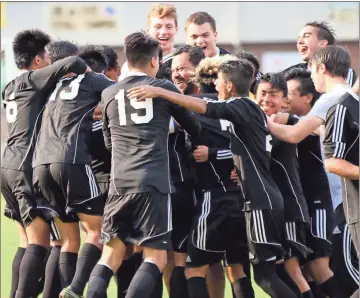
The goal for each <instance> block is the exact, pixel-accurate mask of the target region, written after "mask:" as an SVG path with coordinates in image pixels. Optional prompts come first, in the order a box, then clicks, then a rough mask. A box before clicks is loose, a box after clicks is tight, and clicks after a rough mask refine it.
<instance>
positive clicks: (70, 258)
mask: <svg viewBox="0 0 360 298" xmlns="http://www.w3.org/2000/svg"><path fill="white" fill-rule="evenodd" d="M77 257H78V254H77V253H74V252H61V253H60V257H59V271H60V279H61V287H62V288H63V289H64V288H66V287H68V286H69V285H70V284H71V282H72V280H73V278H74V275H75V270H76V261H77Z"/></svg>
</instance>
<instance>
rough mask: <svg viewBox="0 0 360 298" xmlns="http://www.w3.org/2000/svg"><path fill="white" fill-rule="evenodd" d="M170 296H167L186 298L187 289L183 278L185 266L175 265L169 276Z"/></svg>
mask: <svg viewBox="0 0 360 298" xmlns="http://www.w3.org/2000/svg"><path fill="white" fill-rule="evenodd" d="M169 296H170V297H169V298H187V297H188V290H187V283H186V278H185V268H184V267H179V266H176V267H175V268H174V270H173V271H172V273H171V277H170V295H169Z"/></svg>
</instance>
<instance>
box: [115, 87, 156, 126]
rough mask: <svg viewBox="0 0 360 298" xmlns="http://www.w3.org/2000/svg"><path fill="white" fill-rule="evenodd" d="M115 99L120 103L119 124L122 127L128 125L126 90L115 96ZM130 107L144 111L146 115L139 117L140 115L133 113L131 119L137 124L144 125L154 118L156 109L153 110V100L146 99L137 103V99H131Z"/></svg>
mask: <svg viewBox="0 0 360 298" xmlns="http://www.w3.org/2000/svg"><path fill="white" fill-rule="evenodd" d="M115 99H116V100H117V102H118V110H119V122H120V125H121V126H124V125H126V124H127V122H126V110H125V92H124V90H123V89H122V90H119V92H118V93H117V94H116V95H115ZM129 101H130V105H131V106H132V107H133V108H134V109H136V110H140V109H144V110H145V115H143V116H139V115H138V113H131V114H130V119H131V120H132V121H133V122H134V123H135V124H143V123H149V122H150V120H151V119H152V118H153V117H154V109H153V100H152V98H146V99H145V101H139V102H138V101H136V99H130V100H129Z"/></svg>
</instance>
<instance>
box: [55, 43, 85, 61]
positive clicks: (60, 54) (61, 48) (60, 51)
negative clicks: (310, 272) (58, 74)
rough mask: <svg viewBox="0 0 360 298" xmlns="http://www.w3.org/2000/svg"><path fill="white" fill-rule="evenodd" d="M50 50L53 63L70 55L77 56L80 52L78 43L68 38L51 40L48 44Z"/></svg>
mask: <svg viewBox="0 0 360 298" xmlns="http://www.w3.org/2000/svg"><path fill="white" fill-rule="evenodd" d="M48 50H49V58H50V61H51V63H54V62H56V61H58V60H61V59H64V58H66V57H69V56H76V55H78V54H79V52H80V49H79V47H78V46H77V44H75V43H73V42H71V41H67V40H56V41H53V42H50V43H49V45H48Z"/></svg>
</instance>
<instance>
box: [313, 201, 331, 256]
mask: <svg viewBox="0 0 360 298" xmlns="http://www.w3.org/2000/svg"><path fill="white" fill-rule="evenodd" d="M309 215H310V223H311V233H310V235H309V236H308V239H307V244H308V246H309V248H310V249H311V250H312V253H310V254H309V255H308V258H307V260H308V261H312V260H315V259H318V258H322V257H330V256H331V255H332V244H331V238H332V231H333V228H334V225H333V224H334V212H333V207H332V206H326V205H324V204H321V203H320V202H319V204H318V205H317V204H316V203H313V204H309Z"/></svg>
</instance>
